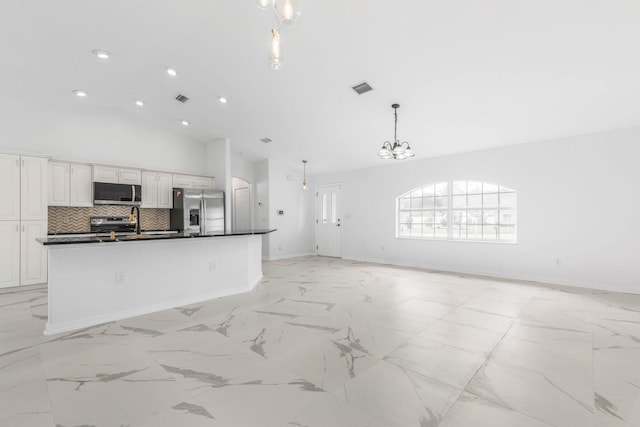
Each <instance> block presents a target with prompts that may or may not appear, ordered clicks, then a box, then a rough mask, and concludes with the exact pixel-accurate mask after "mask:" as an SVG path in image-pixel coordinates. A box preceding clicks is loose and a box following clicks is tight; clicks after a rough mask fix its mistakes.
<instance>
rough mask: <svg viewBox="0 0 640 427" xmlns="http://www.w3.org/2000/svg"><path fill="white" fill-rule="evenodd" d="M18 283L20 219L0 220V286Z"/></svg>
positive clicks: (4, 286)
mask: <svg viewBox="0 0 640 427" xmlns="http://www.w3.org/2000/svg"><path fill="white" fill-rule="evenodd" d="M19 284H20V221H0V288H6V287H9V286H18V285H19Z"/></svg>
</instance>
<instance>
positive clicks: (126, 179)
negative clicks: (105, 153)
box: [118, 168, 142, 185]
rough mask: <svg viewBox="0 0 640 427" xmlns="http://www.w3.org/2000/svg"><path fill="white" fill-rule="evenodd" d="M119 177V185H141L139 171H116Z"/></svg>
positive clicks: (121, 169)
mask: <svg viewBox="0 0 640 427" xmlns="http://www.w3.org/2000/svg"><path fill="white" fill-rule="evenodd" d="M118 172H119V174H120V175H119V177H118V182H119V183H120V184H137V185H140V184H142V177H141V171H140V169H123V168H120V169H118Z"/></svg>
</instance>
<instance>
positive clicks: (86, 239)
mask: <svg viewBox="0 0 640 427" xmlns="http://www.w3.org/2000/svg"><path fill="white" fill-rule="evenodd" d="M273 231H276V229H271V230H269V229H253V230H233V231H228V232H226V233H220V232H216V233H205V234H200V233H175V232H174V233H166V234H165V233H161V234H146V233H141V234H125V235H116V236H115V238H114V239H111V237H110V236H102V235H101V236H77V237H74V236H68V235H67V236H65V237H56V236H54V235H51V236H49V237H45V238H39V239H36V241H37V242H40V243H42V244H43V245H45V246H48V245H69V244H76V243H115V242H139V241H149V240H173V239H193V238H200V237H225V236H247V235H252V234H267V233H271V232H273Z"/></svg>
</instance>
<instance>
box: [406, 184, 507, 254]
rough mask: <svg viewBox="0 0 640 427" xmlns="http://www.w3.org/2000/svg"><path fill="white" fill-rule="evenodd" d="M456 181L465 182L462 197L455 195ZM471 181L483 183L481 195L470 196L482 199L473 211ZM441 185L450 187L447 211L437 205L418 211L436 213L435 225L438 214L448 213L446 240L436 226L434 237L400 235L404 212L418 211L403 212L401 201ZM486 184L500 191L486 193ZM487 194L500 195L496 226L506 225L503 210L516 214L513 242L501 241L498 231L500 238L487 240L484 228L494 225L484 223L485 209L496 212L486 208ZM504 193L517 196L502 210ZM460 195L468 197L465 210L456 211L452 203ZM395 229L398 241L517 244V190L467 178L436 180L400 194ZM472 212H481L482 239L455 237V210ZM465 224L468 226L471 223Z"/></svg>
mask: <svg viewBox="0 0 640 427" xmlns="http://www.w3.org/2000/svg"><path fill="white" fill-rule="evenodd" d="M454 182H464V183H465V187H466V188H465V192H464V193H463V194H454V186H453V184H454ZM469 182H475V183H479V184H480V188H481V190H480V192H479V193H471V195H478V196H480V199H481V204H480V207H477V208H471V207H469V203H468V197H469V194H470V193H469V188H468V183H469ZM441 184H446V185H447V206H446V207H444V208H437V207H436V205H435V203H434V206H433V208H426V209H425V208H424V206H423V207H422V208H420V209H419V211H421V212H425V211H427V212H429V211H431V212H433V215H434V225H435V215H436V211H444V210H446V212H447V215H446V218H447V233H446V237H443V236H438V235H437V234H436V232H435V226H434V234H433V236H424V234H423V233H421V234H422V235H420V236H411V235H408V236H407V235H400V228H401V223H400V216H401V212H411V211H412V209H416V210H418V209H417V208H411V207H409V208H405V209H402V208H401V203H402V202H401V199H407V198H409V199H411V198H412V197H411V195H412V194H413V193H415V192H417V191H422V190H423V189H425V188H429V187H432V186H433V187H434V189H435V187H436V186H437V185H441ZM486 185H492V186H494V187H496V188H497V191H495V192H487V193H485V190H484V189H485V186H486ZM485 194H487V195H490V194H496V195H497V196H498V202H497V205H496V207H495V211H497V215H498V220H497V224H496V226H497V227H501V226H503V224H502V223H501V221H500V219H501V217H502V213H501V210H503V209H504V210H512V211H513V216H514V219H513V234H514V238H513V240H501V239H499V236H500V235H499V231H498V238H496V239H486V240H485V239H484V238H483V237H484V227H485V225H492V224H485V223H484V218H485V211H486V210H493V209H494V208H492V207H487V208H485V206H484V203H485V202H484V199H485ZM502 194H513V195H514V199H515V200H514V202H513V207H502V208H501V207H500V199H501V195H502ZM460 195H464V196H465V207H464V208H461V207H458V208H454V206H453V200H454V196H460ZM420 197H421V198H422V199H424V195H422V196H420ZM434 197H437V195H436V194H435V192H434ZM395 208H396V209H395V213H396V215H395V218H396V219H395V222H396V225H395V228H396V232H395V238H396V239H406V240H435V241H446V242H465V243H494V244H496V243H497V244H507V245H515V244H518V192H517V190H515V189H514V188H511V187H506V186H504V185H501V184H494V183H492V182H487V181H476V180H472V179H465V180H454V179H451V180H447V181H436V182H430V183H428V184H425V185H421V186H418V187H415V188H413V189H411V190H409V191H406V192H404V193H402V194H401V195H399V196H398V197H396V199H395ZM469 210H477V211H480V216H481V221H480V224H478V225H479V227H480V229H481V233H480V236H481V238H480V239H477V238H468V237H465V238H454V232H455V224H454V223H453V216H454V212H455V211H465V213H466V212H468V211H469ZM466 225H469V224H468V223H467V224H466ZM504 225H508V224H504Z"/></svg>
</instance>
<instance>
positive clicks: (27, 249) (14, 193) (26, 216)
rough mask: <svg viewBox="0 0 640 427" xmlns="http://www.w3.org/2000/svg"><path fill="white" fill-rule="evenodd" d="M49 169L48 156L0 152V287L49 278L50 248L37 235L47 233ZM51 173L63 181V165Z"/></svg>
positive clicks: (59, 195)
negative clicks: (47, 249) (38, 240)
mask: <svg viewBox="0 0 640 427" xmlns="http://www.w3.org/2000/svg"><path fill="white" fill-rule="evenodd" d="M49 173H50V169H49V166H48V161H47V159H46V158H42V157H31V156H18V155H13V154H0V191H1V192H2V193H1V194H3V197H0V287H8V286H17V285H31V284H35V283H44V282H46V281H47V252H46V251H45V249H44V247H43V246H42V245H41V244H40V243H38V242H36V241H35V239H36V238H37V237H45V236H46V235H47V214H48V208H47V199H48V196H47V194H48V193H49V192H48V190H49V185H48V183H49ZM51 173H52V174H53V175H55V176H56V180H57V181H60V180H61V181H64V179H61V178H64V174H65V168H64V167H61V168H60V167H57V168H54V169H53V170H52V171H51ZM56 184H57V183H56ZM57 185H60V186H61V187H60V188H61V189H62V191H57V192H54V193H55V198H57V199H64V197H65V195H64V184H57Z"/></svg>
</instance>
